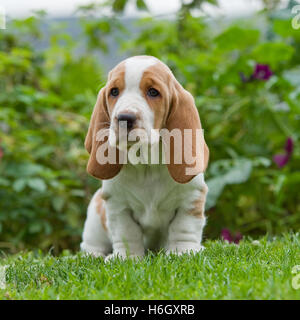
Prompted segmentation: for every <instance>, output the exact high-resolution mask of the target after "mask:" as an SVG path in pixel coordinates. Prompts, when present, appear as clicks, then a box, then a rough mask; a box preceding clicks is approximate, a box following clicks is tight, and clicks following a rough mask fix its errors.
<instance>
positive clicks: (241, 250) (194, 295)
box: [0, 234, 300, 300]
mask: <svg viewBox="0 0 300 320" xmlns="http://www.w3.org/2000/svg"><path fill="white" fill-rule="evenodd" d="M299 245H300V239H299V234H298V235H297V234H294V235H292V234H290V235H285V236H284V237H278V238H276V239H272V240H271V241H268V240H267V237H264V238H261V239H259V240H256V241H255V242H252V241H251V239H247V240H244V241H242V242H241V243H240V244H239V245H238V246H237V245H235V244H225V243H224V242H223V241H207V242H206V243H205V247H206V249H205V250H204V251H203V252H201V253H200V254H196V255H186V254H185V255H182V256H180V257H177V256H165V255H164V254H163V253H159V254H156V255H155V254H152V253H151V254H149V255H147V256H146V257H145V258H143V259H142V260H141V261H135V262H134V261H132V260H130V259H129V260H126V261H119V260H114V261H111V262H109V263H104V262H103V259H102V258H93V257H88V256H85V255H83V254H81V253H79V254H76V255H70V253H69V252H67V251H65V252H63V254H61V255H60V256H59V257H53V256H52V255H51V254H47V255H44V254H42V253H41V252H39V253H33V252H28V253H20V254H18V255H15V256H9V257H8V258H6V259H3V260H2V261H1V263H0V264H1V265H6V274H7V276H6V285H7V287H6V289H3V290H1V289H0V299H17V300H21V299H29V300H32V299H33V300H37V299H38V300H40V299H42V300H44V299H45V300H46V299H51V300H58V299H60V300H65V299H74V300H77V299H80V300H81V299H103V300H106V299H113V300H114V299H116V300H118V299H129V300H132V299H167V300H169V299H171V300H172V299H184V300H190V299H217V300H219V299H226V300H228V299H250V300H261V299H262V300H278V299H280V300H285V299H296V300H299V298H300V291H299V290H296V289H294V288H293V286H292V281H293V278H294V277H295V276H296V274H293V273H292V270H293V268H295V266H297V265H299V264H300V256H299ZM1 265H0V266H1ZM298 283H299V282H298Z"/></svg>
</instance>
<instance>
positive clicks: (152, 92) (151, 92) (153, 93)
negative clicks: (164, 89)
mask: <svg viewBox="0 0 300 320" xmlns="http://www.w3.org/2000/svg"><path fill="white" fill-rule="evenodd" d="M147 95H148V96H149V97H153V98H154V97H157V96H159V91H157V90H156V89H154V88H150V89H149V90H148V91H147Z"/></svg>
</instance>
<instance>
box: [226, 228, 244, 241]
mask: <svg viewBox="0 0 300 320" xmlns="http://www.w3.org/2000/svg"><path fill="white" fill-rule="evenodd" d="M221 236H222V238H223V240H224V241H227V242H229V243H235V244H238V243H239V242H240V241H241V240H242V238H243V235H242V234H241V233H240V232H237V233H236V234H235V235H233V234H232V233H231V232H230V231H229V229H226V228H225V229H222V231H221Z"/></svg>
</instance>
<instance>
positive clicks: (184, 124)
mask: <svg viewBox="0 0 300 320" xmlns="http://www.w3.org/2000/svg"><path fill="white" fill-rule="evenodd" d="M166 128H167V129H168V130H169V131H172V130H173V129H179V130H180V131H181V137H182V144H181V146H182V150H181V151H182V152H181V154H182V161H181V163H180V164H177V163H175V161H174V160H175V159H174V156H175V153H176V148H175V145H174V142H175V139H173V140H172V141H170V163H169V164H168V170H169V173H170V175H171V176H172V178H173V179H174V180H175V181H176V182H179V183H187V182H189V181H190V180H192V179H193V178H194V177H195V176H196V175H198V174H199V173H201V172H204V171H205V170H206V167H207V164H208V158H209V149H208V147H207V145H206V143H205V140H204V136H203V130H202V128H201V122H200V117H199V114H198V110H197V108H196V106H195V102H194V98H193V97H192V95H191V94H190V93H189V92H188V91H186V90H185V89H184V88H183V87H182V86H181V85H180V84H179V83H178V82H177V81H176V80H175V81H174V86H173V94H172V101H171V105H170V110H169V116H168V118H167V122H166ZM184 129H191V135H190V136H191V137H192V139H185V138H184ZM197 129H198V130H197ZM197 131H198V132H197ZM197 135H198V139H196V136H197ZM199 137H200V139H199ZM196 140H198V141H196ZM197 143H198V148H197ZM185 153H186V154H189V155H192V157H193V159H195V161H193V162H192V163H187V162H186V160H185V157H184V154H185Z"/></svg>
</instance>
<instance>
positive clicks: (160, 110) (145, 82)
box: [140, 60, 175, 129]
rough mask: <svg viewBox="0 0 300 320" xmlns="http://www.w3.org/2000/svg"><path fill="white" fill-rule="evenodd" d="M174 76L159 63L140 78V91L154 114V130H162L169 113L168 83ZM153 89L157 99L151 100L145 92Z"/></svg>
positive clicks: (169, 90)
mask: <svg viewBox="0 0 300 320" xmlns="http://www.w3.org/2000/svg"><path fill="white" fill-rule="evenodd" d="M173 79H175V78H174V75H173V74H172V72H171V70H170V69H169V68H168V67H167V66H166V65H165V64H164V63H162V62H161V61H159V60H157V63H156V64H154V65H152V66H150V67H149V68H147V69H146V70H145V71H144V73H143V76H142V79H141V83H140V89H141V91H142V93H143V96H144V98H145V99H146V101H147V103H148V105H149V106H150V107H151V109H152V110H153V112H154V128H153V129H161V128H163V126H164V124H165V122H166V118H167V115H168V112H169V106H170V103H171V101H170V99H171V87H170V83H171V81H173ZM150 88H154V89H156V90H158V91H159V93H160V95H159V96H158V97H154V98H151V97H149V96H148V95H147V91H148V90H149V89H150Z"/></svg>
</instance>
